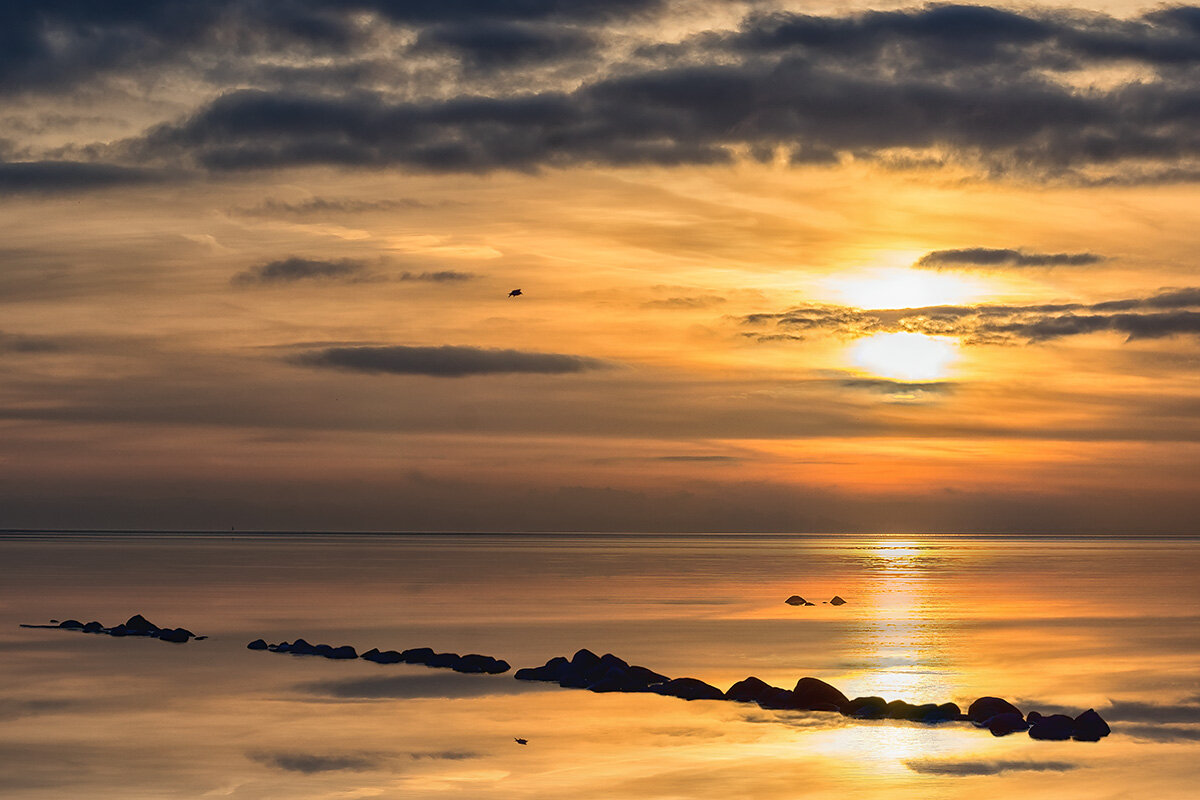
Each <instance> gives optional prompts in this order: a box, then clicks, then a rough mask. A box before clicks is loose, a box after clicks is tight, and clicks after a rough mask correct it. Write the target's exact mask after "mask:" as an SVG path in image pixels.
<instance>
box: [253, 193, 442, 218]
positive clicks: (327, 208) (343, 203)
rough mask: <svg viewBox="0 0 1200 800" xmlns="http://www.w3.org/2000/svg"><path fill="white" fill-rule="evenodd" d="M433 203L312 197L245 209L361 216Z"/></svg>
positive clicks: (269, 200)
mask: <svg viewBox="0 0 1200 800" xmlns="http://www.w3.org/2000/svg"><path fill="white" fill-rule="evenodd" d="M432 207H433V205H432V204H431V203H426V202H424V201H422V200H416V199H413V198H411V197H400V198H396V199H392V200H355V199H352V198H347V197H312V198H309V199H308V200H301V201H299V202H295V203H288V202H285V201H283V200H276V199H275V198H267V199H266V200H264V201H263V202H262V203H261V204H260V205H258V206H256V207H254V208H250V209H243V211H245V212H247V213H251V214H299V215H304V214H361V213H364V212H370V211H393V210H395V209H398V208H432Z"/></svg>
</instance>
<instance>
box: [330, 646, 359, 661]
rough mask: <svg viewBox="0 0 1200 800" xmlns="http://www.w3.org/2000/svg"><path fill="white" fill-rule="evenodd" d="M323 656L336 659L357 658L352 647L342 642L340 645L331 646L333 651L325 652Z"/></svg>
mask: <svg viewBox="0 0 1200 800" xmlns="http://www.w3.org/2000/svg"><path fill="white" fill-rule="evenodd" d="M325 657H326V658H334V659H338V660H344V659H351V658H358V653H357V652H355V650H354V648H353V647H351V646H350V645H348V644H344V645H342V646H341V647H335V648H333V652H331V653H327V654H325Z"/></svg>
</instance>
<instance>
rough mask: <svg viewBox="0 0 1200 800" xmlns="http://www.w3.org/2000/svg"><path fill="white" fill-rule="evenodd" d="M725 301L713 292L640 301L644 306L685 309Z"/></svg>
mask: <svg viewBox="0 0 1200 800" xmlns="http://www.w3.org/2000/svg"><path fill="white" fill-rule="evenodd" d="M724 302H725V298H724V297H720V296H718V295H713V294H704V295H696V296H693V297H668V298H666V299H665V300H649V301H647V302H645V303H642V306H643V307H644V308H668V309H679V310H681V311H687V310H690V309H702V308H712V307H713V306H719V305H721V304H722V303H724Z"/></svg>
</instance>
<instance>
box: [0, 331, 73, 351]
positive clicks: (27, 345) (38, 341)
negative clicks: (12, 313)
mask: <svg viewBox="0 0 1200 800" xmlns="http://www.w3.org/2000/svg"><path fill="white" fill-rule="evenodd" d="M62 349H63V344H62V342H59V341H57V340H55V339H48V338H46V337H44V336H22V335H19V334H15V333H5V332H4V331H0V353H56V352H58V351H60V350H62Z"/></svg>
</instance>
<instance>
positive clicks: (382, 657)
mask: <svg viewBox="0 0 1200 800" xmlns="http://www.w3.org/2000/svg"><path fill="white" fill-rule="evenodd" d="M359 658H361V659H365V660H367V661H374V662H375V663H376V664H399V663H400V662H401V661H403V660H404V659H402V658H401V657H400V654H399V653H397V652H396V651H395V650H384V651H383V652H382V653H381V652H379V651H378V650H376V649H374V648H372V649H370V650H368V651H367V652H365V653H363V654H362V655H361V656H359Z"/></svg>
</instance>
